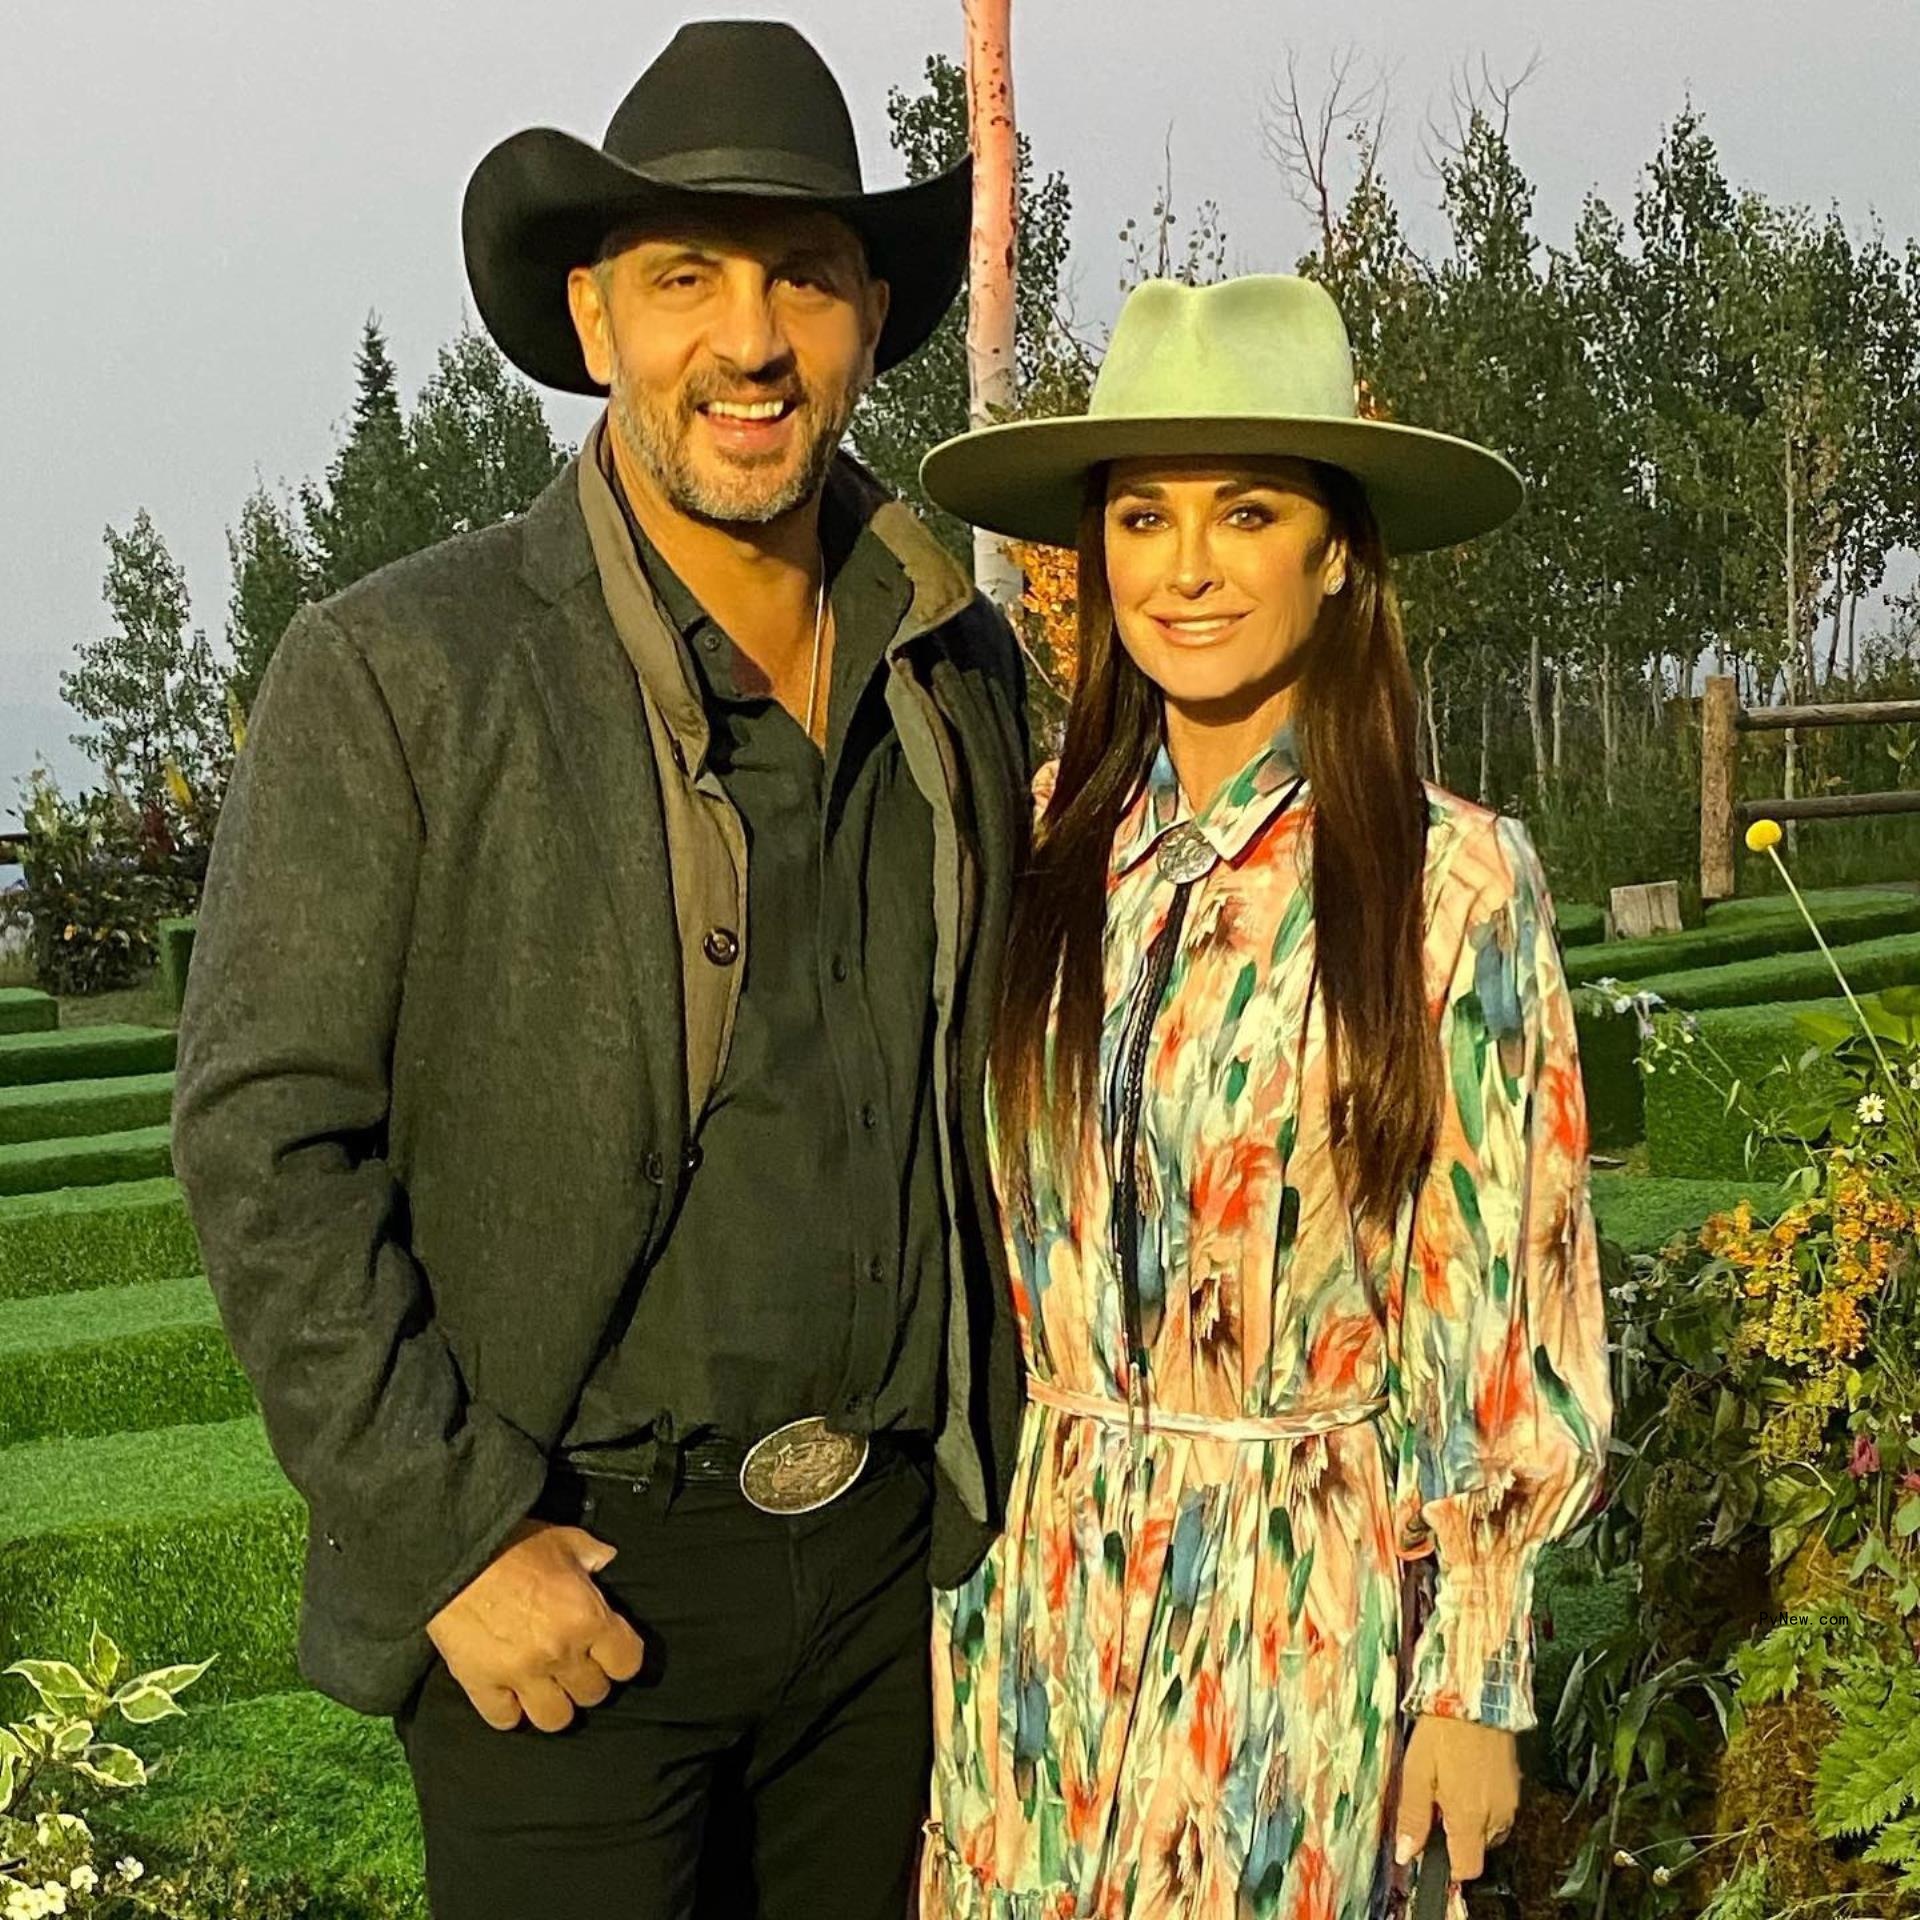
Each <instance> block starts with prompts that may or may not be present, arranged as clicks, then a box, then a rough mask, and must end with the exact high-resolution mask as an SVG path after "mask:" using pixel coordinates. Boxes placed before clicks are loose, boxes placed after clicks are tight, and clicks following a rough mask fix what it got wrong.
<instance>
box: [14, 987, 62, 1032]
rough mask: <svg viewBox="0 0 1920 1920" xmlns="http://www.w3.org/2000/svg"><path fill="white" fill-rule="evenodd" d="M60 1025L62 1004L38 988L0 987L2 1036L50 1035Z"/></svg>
mask: <svg viewBox="0 0 1920 1920" xmlns="http://www.w3.org/2000/svg"><path fill="white" fill-rule="evenodd" d="M59 1024H60V1003H59V1002H58V1001H57V1000H55V999H54V997H53V995H52V994H50V993H42V992H40V991H39V990H38V989H37V988H35V987H0V1033H50V1032H51V1031H52V1030H53V1029H54V1028H55V1027H57V1026H58V1025H59Z"/></svg>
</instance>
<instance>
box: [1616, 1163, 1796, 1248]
mask: <svg viewBox="0 0 1920 1920" xmlns="http://www.w3.org/2000/svg"><path fill="white" fill-rule="evenodd" d="M1742 1200H1751V1201H1752V1202H1753V1206H1754V1211H1755V1213H1756V1214H1760V1215H1763V1216H1764V1215H1765V1214H1766V1210H1767V1208H1768V1207H1769V1206H1770V1205H1772V1204H1774V1203H1776V1202H1777V1200H1778V1195H1777V1193H1776V1191H1775V1189H1774V1188H1773V1187H1772V1186H1771V1185H1770V1184H1769V1183H1768V1182H1766V1181H1764V1180H1663V1179H1661V1178H1659V1177H1658V1176H1657V1175H1653V1174H1645V1173H1613V1172H1607V1171H1601V1172H1598V1173H1596V1174H1595V1175H1594V1176H1593V1217H1594V1222H1595V1224H1596V1225H1597V1226H1598V1227H1599V1229H1600V1231H1601V1232H1602V1233H1603V1234H1605V1235H1606V1237H1607V1238H1608V1239H1609V1240H1611V1241H1613V1242H1614V1243H1615V1244H1616V1245H1617V1246H1619V1247H1621V1248H1622V1249H1623V1250H1624V1251H1626V1252H1628V1253H1658V1252H1659V1251H1660V1249H1661V1248H1662V1247H1664V1246H1665V1245H1666V1244H1667V1242H1668V1241H1669V1240H1671V1239H1673V1238H1674V1237H1675V1236H1676V1235H1678V1234H1685V1233H1693V1232H1695V1231H1697V1230H1698V1229H1699V1227H1700V1226H1701V1224H1702V1223H1703V1222H1704V1221H1705V1220H1706V1218H1707V1216H1708V1215H1709V1214H1713V1213H1725V1212H1728V1211H1730V1210H1731V1209H1732V1208H1734V1207H1736V1206H1738V1205H1739V1204H1740V1202H1741V1201H1742Z"/></svg>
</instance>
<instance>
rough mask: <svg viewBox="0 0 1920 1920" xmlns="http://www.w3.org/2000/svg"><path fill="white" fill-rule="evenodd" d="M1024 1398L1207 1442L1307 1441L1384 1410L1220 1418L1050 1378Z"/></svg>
mask: <svg viewBox="0 0 1920 1920" xmlns="http://www.w3.org/2000/svg"><path fill="white" fill-rule="evenodd" d="M1027 1398H1028V1399H1029V1400H1031V1401H1033V1402H1034V1403H1035V1404H1036V1405H1039V1406H1043V1407H1052V1408H1053V1409H1054V1410H1055V1411H1056V1412H1059V1413H1070V1414H1073V1415H1075V1416H1076V1417H1078V1418H1079V1419H1082V1420H1099V1421H1103V1422H1105V1423H1106V1424H1107V1425H1108V1426H1114V1427H1133V1428H1136V1429H1139V1430H1142V1431H1145V1432H1148V1433H1189V1434H1196V1435H1198V1436H1199V1437H1200V1438H1202V1439H1205V1440H1242V1441H1251V1442H1256V1443H1257V1442H1260V1441H1267V1440H1305V1439H1308V1438H1310V1437H1311V1436H1312V1435H1314V1434H1316V1433H1331V1432H1333V1431H1334V1429H1335V1428H1336V1427H1357V1426H1359V1425H1361V1424H1362V1423H1363V1422H1364V1421H1368V1420H1372V1419H1374V1418H1376V1417H1377V1416H1378V1415H1380V1414H1382V1413H1384V1412H1385V1411H1386V1409H1387V1400H1386V1397H1385V1395H1381V1396H1380V1397H1379V1398H1378V1399H1374V1400H1355V1401H1351V1402H1350V1403H1349V1404H1348V1405H1346V1406H1344V1407H1314V1408H1310V1409H1308V1410H1307V1411H1305V1412H1302V1413H1275V1414H1266V1415H1252V1414H1245V1415H1240V1416H1238V1417H1235V1418H1231V1419H1221V1418H1220V1417H1218V1416H1217V1415H1214V1414H1208V1413H1183V1412H1179V1411H1177V1410H1175V1409H1172V1408H1168V1407H1156V1406H1154V1405H1153V1404H1152V1403H1151V1402H1148V1403H1147V1404H1146V1405H1145V1406H1136V1405H1134V1404H1132V1403H1130V1402H1128V1401H1126V1400H1121V1399H1117V1398H1115V1396H1113V1395H1112V1394H1106V1393H1075V1392H1074V1391H1073V1390H1072V1389H1071V1388H1069V1387H1060V1386H1056V1385H1055V1384H1054V1383H1053V1382H1052V1381H1051V1380H1042V1379H1040V1378H1038V1377H1037V1376H1034V1375H1029V1376H1028V1378H1027Z"/></svg>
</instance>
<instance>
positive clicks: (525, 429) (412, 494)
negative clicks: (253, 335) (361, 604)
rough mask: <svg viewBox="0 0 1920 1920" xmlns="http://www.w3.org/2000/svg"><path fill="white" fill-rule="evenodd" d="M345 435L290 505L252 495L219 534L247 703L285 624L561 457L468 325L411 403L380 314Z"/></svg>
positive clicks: (499, 504)
mask: <svg viewBox="0 0 1920 1920" xmlns="http://www.w3.org/2000/svg"><path fill="white" fill-rule="evenodd" d="M355 381H356V393H355V399H354V406H353V413H352V416H351V420H350V422H349V425H348V428H347V432H346V436H345V438H344V439H343V440H342V442H341V444H340V446H339V448H338V449H337V450H336V452H335V454H334V457H333V459H332V461H331V462H330V463H329V465H328V468H327V471H326V474H325V477H324V478H323V479H320V480H307V481H303V482H302V483H301V485H300V486H299V487H298V489H297V490H296V492H295V494H294V497H293V499H292V500H291V501H284V500H277V499H275V498H274V497H273V496H272V495H270V494H268V493H266V492H264V491H262V492H256V493H255V494H254V495H253V496H252V497H251V498H250V499H249V500H248V501H247V502H246V504H245V506H244V507H243V508H242V509H241V516H240V524H239V525H238V527H237V528H235V529H233V530H232V531H231V532H230V533H229V534H228V537H227V548H228V554H229V558H230V560H231V563H232V575H233V583H232V590H231V593H230V595H229V599H228V628H227V638H228V642H229V644H230V646H231V648H232V651H233V658H234V676H233V687H234V692H235V695H236V698H237V700H238V702H239V704H240V706H241V707H242V708H243V709H248V708H251V706H252V704H253V696H254V693H255V691H256V690H257V689H258V687H259V684H260V677H261V675H262V674H264V673H265V672H266V669H267V662H268V661H269V660H270V659H271V658H272V656H273V650H274V648H275V647H276V646H278V645H279V643H280V636H281V635H282V634H283V633H285V631H286V629H287V623H288V621H290V620H291V619H292V618H293V616H294V614H295V613H296V612H298V611H299V609H300V608H301V607H302V606H304V605H306V604H307V603H308V602H309V601H312V600H319V599H323V598H325V597H326V596H327V595H328V594H330V593H337V592H338V591H339V590H340V589H341V588H342V587H346V586H351V585H352V584H353V582H354V581H356V580H359V579H361V578H363V577H364V576H365V575H367V574H369V573H371V572H373V571H374V570H375V569H376V568H378V567H383V566H385V565H387V564H388V563H389V562H390V561H394V560H399V559H402V558H404V557H405V556H406V555H407V554H410V553H416V552H418V551H419V550H420V549H421V548H422V547H426V546H430V545H432V544H433V543H434V542H435V541H438V540H443V539H446V538H447V537H448V536H450V535H452V534H458V533H466V532H470V531H472V530H474V529H475V528H479V527H486V526H492V525H493V524H494V523H495V522H496V521H499V520H503V519H505V518H507V517H508V516H510V515H512V514H515V513H520V512H524V511H525V509H526V508H527V507H528V506H530V505H531V504H532V502H533V501H534V499H535V498H536V497H537V496H538V494H539V493H540V492H541V490H542V489H543V488H544V487H545V486H546V485H547V483H548V482H549V481H550V480H552V478H553V476H554V475H555V474H556V473H557V472H558V471H559V469H560V467H561V465H562V464H563V463H564V461H565V459H566V453H565V450H564V449H562V448H561V447H559V446H558V445H557V444H556V443H555V441H554V439H553V436H552V433H551V431H550V430H549V428H548V426H547V421H546V415H545V413H544V412H543V411H542V409H541V405H540V399H539V396H538V395H537V394H536V393H535V392H534V390H533V388H532V387H530V386H529V385H528V384H527V383H526V382H525V381H524V380H522V379H521V378H520V377H519V376H518V375H517V374H515V373H514V372H513V371H512V370H511V369H510V368H509V367H508V366H507V364H506V362H505V360H504V359H502V357H501V355H500V353H499V351H498V350H497V349H496V348H495V347H494V345H493V343H492V342H491V341H490V340H488V339H487V338H486V337H485V336H484V335H483V334H480V333H477V332H475V331H474V330H473V329H472V328H471V327H468V328H464V329H463V330H462V331H461V332H460V333H459V334H458V335H457V336H456V337H455V338H454V339H453V340H451V341H449V342H448V344H447V345H446V346H444V347H442V348H441V350H440V355H439V359H438V361H437V363H436V365H435V367H434V371H433V374H432V377H431V378H430V379H429V380H428V381H427V383H426V385H425V386H424V387H423V388H422V389H421V391H420V394H419V397H418V399H417V400H416V401H415V403H414V405H413V408H412V410H411V411H407V410H406V409H404V408H403V407H402V405H401V401H400V394H399V382H398V376H397V374H396V372H395V369H394V365H393V361H392V358H391V356H390V355H389V353H388V351H387V344H386V339H385V336H384V335H383V334H382V333H381V331H380V327H379V323H378V321H377V320H375V319H372V318H369V319H368V321H367V323H366V325H365V327H364V329H363V330H362V333H361V337H360V348H359V353H358V357H357V361H356V369H355Z"/></svg>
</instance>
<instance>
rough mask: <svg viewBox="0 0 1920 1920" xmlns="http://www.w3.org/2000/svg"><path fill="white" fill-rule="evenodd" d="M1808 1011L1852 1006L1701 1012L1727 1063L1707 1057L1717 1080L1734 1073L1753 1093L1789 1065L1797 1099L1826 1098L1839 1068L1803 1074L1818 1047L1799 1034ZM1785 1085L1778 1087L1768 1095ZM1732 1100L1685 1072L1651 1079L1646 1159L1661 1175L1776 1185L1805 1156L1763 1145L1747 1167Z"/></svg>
mask: <svg viewBox="0 0 1920 1920" xmlns="http://www.w3.org/2000/svg"><path fill="white" fill-rule="evenodd" d="M1803 1013H1825V1014H1837V1015H1839V1016H1840V1017H1842V1018H1843V1019H1844V1018H1847V1017H1849V1010H1848V1007H1847V1003H1846V1002H1845V1001H1844V1000H1841V999H1838V998H1835V999H1832V1000H1790V1001H1784V1002H1779V1003H1774V1004H1768V1005H1764V1006H1753V1007H1709V1008H1707V1009H1706V1010H1705V1011H1704V1012H1702V1013H1701V1014H1700V1015H1699V1021H1700V1037H1701V1042H1702V1043H1706V1044H1710V1045H1711V1046H1712V1047H1713V1048H1714V1049H1715V1050H1717V1051H1718V1053H1719V1054H1720V1055H1721V1057H1722V1059H1724V1060H1725V1062H1726V1066H1725V1067H1724V1068H1722V1067H1721V1066H1719V1065H1718V1064H1717V1063H1714V1062H1712V1061H1711V1060H1710V1059H1708V1060H1707V1066H1708V1068H1709V1070H1710V1071H1711V1073H1712V1074H1713V1076H1714V1078H1715V1079H1716V1080H1722V1079H1724V1077H1725V1075H1726V1074H1728V1073H1731V1074H1732V1075H1734V1076H1736V1077H1737V1078H1738V1079H1739V1080H1740V1081H1741V1082H1742V1084H1743V1085H1745V1086H1747V1087H1749V1088H1752V1087H1753V1086H1755V1085H1756V1084H1757V1083H1758V1082H1759V1081H1760V1079H1761V1078H1762V1076H1763V1075H1764V1074H1766V1073H1767V1071H1768V1070H1769V1069H1770V1068H1772V1067H1775V1066H1777V1065H1779V1064H1780V1062H1781V1061H1783V1060H1784V1061H1786V1062H1788V1063H1789V1064H1792V1065H1795V1066H1796V1073H1795V1078H1794V1086H1793V1095H1794V1098H1795V1100H1796V1101H1798V1100H1802V1099H1813V1100H1818V1099H1820V1098H1821V1097H1822V1096H1823V1095H1824V1094H1825V1093H1827V1092H1828V1091H1829V1090H1835V1089H1837V1087H1838V1084H1839V1080H1838V1074H1837V1070H1836V1069H1835V1068H1834V1067H1833V1066H1832V1065H1831V1063H1829V1062H1827V1061H1825V1060H1821V1061H1817V1062H1815V1064H1814V1065H1813V1066H1812V1067H1811V1068H1809V1069H1807V1070H1804V1071H1801V1070H1798V1069H1797V1063H1798V1061H1799V1059H1800V1056H1801V1055H1802V1054H1804V1053H1805V1052H1806V1051H1807V1048H1808V1047H1809V1046H1810V1045H1811V1044H1812V1042H1811V1041H1810V1040H1809V1039H1808V1037H1807V1036H1806V1035H1805V1034H1804V1033H1803V1032H1802V1031H1801V1030H1800V1028H1799V1026H1798V1024H1797V1016H1799V1015H1800V1014H1803ZM1778 1087H1779V1082H1778V1081H1777V1080H1776V1081H1774V1082H1772V1083H1771V1085H1770V1089H1769V1095H1770V1096H1771V1094H1772V1092H1773V1091H1775V1090H1777V1089H1778ZM1724 1107H1725V1100H1724V1097H1723V1095H1722V1093H1721V1092H1720V1091H1719V1089H1718V1088H1717V1087H1716V1086H1712V1085H1708V1084H1706V1083H1704V1082H1703V1081H1702V1080H1701V1079H1700V1078H1699V1077H1698V1076H1697V1075H1696V1074H1694V1073H1693V1072H1691V1071H1690V1070H1688V1069H1686V1068H1684V1067H1683V1068H1681V1070H1680V1071H1678V1072H1674V1071H1671V1070H1666V1071H1662V1072H1658V1073H1655V1074H1652V1075H1649V1076H1648V1078H1647V1082H1646V1113H1647V1160H1648V1164H1649V1167H1650V1168H1651V1170H1652V1171H1653V1172H1654V1173H1657V1174H1665V1175H1671V1176H1674V1177H1677V1178H1683V1179H1695V1180H1719V1179H1731V1180H1742V1179H1746V1180H1760V1181H1768V1180H1777V1179H1779V1178H1780V1177H1781V1176H1782V1175H1784V1174H1785V1173H1787V1172H1789V1171H1790V1170H1791V1169H1792V1168H1793V1167H1795V1166H1797V1165H1799V1164H1800V1163H1801V1159H1802V1156H1801V1155H1800V1154H1799V1152H1798V1151H1797V1150H1796V1149H1794V1148H1791V1147H1788V1146H1775V1145H1769V1146H1763V1147H1761V1148H1760V1149H1759V1150H1758V1152H1757V1153H1756V1155H1755V1158H1754V1162H1753V1164H1752V1166H1751V1167H1749V1166H1748V1165H1747V1162H1746V1153H1745V1148H1746V1138H1747V1123H1746V1121H1745V1120H1744V1119H1742V1118H1741V1116H1740V1115H1739V1113H1737V1112H1735V1113H1731V1114H1729V1113H1727V1112H1725V1111H1724Z"/></svg>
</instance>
